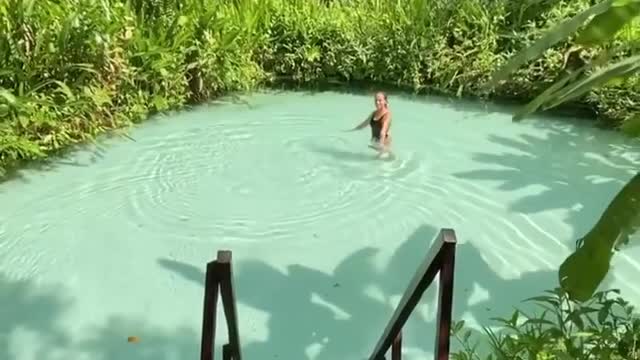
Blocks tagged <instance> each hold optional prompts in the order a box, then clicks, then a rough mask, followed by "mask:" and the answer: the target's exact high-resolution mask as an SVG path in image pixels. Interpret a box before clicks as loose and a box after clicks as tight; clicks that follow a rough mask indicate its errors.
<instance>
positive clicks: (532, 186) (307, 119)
mask: <svg viewBox="0 0 640 360" xmlns="http://www.w3.org/2000/svg"><path fill="white" fill-rule="evenodd" d="M244 100H245V102H241V103H238V102H232V101H230V100H229V101H221V102H220V103H218V104H213V105H211V106H207V107H203V108H198V109H195V110H191V111H189V112H185V113H181V114H178V115H170V116H166V117H164V118H161V119H158V120H152V121H149V122H147V123H145V124H144V125H142V126H140V127H139V128H137V129H135V130H133V131H132V132H131V136H132V138H133V139H135V141H132V140H129V139H126V138H115V139H110V140H106V141H104V142H103V143H102V144H101V145H100V147H99V148H96V149H91V150H83V151H80V152H76V153H74V154H72V155H71V156H69V157H65V158H64V159H60V160H56V163H55V164H54V166H53V168H52V169H48V170H26V171H23V172H22V173H21V177H18V178H15V179H13V180H11V181H9V182H6V183H4V184H0V204H2V206H0V302H1V306H0V315H1V316H0V359H7V360H31V359H33V360H36V359H37V360H54V359H55V360H58V359H59V360H67V359H78V360H84V359H91V360H125V359H126V360H165V359H166V360H169V359H176V360H177V359H183V360H186V359H196V358H197V357H198V356H199V343H200V328H201V316H202V295H203V280H204V277H203V276H204V275H203V274H204V269H205V264H206V262H207V261H209V260H211V259H213V258H214V256H215V253H216V251H217V250H219V249H230V250H233V256H234V266H235V277H236V281H237V296H238V299H239V308H238V312H239V317H240V321H241V324H240V332H241V340H242V343H243V346H244V355H245V358H246V359H248V360H265V359H281V360H300V359H320V360H350V359H354V360H357V359H363V358H365V357H367V356H368V355H369V354H368V352H369V351H371V350H372V349H373V346H374V344H375V342H376V340H377V338H378V336H379V335H380V334H381V332H382V330H383V329H384V326H385V325H386V322H387V320H388V319H389V317H390V316H391V314H392V312H393V310H394V306H395V305H396V304H397V302H398V300H399V298H400V296H401V294H402V291H403V290H404V288H405V287H406V285H407V282H408V281H409V279H410V277H411V275H412V274H413V272H414V271H415V269H416V266H417V265H418V263H419V261H420V260H421V258H422V257H423V256H424V255H425V253H426V250H427V248H428V247H429V245H430V243H431V241H432V239H433V237H434V236H435V234H436V232H437V230H438V229H439V228H442V227H452V228H454V229H455V230H456V232H457V235H458V238H459V241H460V242H461V244H460V245H459V251H458V257H457V261H458V263H457V265H458V266H457V269H456V283H455V291H456V292H455V305H454V312H455V317H456V318H457V319H466V320H468V321H469V322H470V323H471V324H475V325H490V324H491V322H490V321H489V318H490V317H494V316H505V315H508V314H510V312H511V311H512V308H513V306H519V305H520V304H519V302H520V300H522V299H524V298H526V297H529V296H533V295H537V294H539V293H540V292H541V291H542V290H544V289H548V288H552V287H554V286H555V285H556V283H557V276H556V269H557V267H558V265H559V264H560V263H561V262H562V261H563V260H564V258H565V257H566V256H567V255H568V254H569V252H570V250H571V249H572V248H573V246H574V245H573V244H574V242H575V240H576V238H577V237H579V236H581V235H583V234H584V233H585V232H587V231H588V230H589V228H590V227H591V226H592V225H593V223H594V222H595V221H596V220H597V218H598V217H599V215H600V213H601V212H602V210H603V209H604V208H605V207H606V206H607V204H608V202H609V201H610V200H611V198H612V197H613V196H614V195H615V194H616V192H617V191H618V190H619V189H620V188H621V187H622V186H623V184H624V182H625V180H627V179H629V178H630V177H631V176H632V174H633V171H634V169H637V168H638V165H639V164H640V150H639V149H640V148H638V147H637V145H635V144H634V143H633V142H631V141H630V140H625V139H624V138H623V137H622V136H620V135H618V134H614V133H609V132H604V131H599V130H595V129H592V128H589V127H587V126H579V125H577V124H578V123H572V122H567V121H554V120H549V119H547V120H544V121H539V120H533V121H526V122H523V123H520V124H514V123H511V121H510V115H509V114H508V113H505V112H496V110H495V109H489V108H483V107H481V106H471V105H464V104H461V103H460V102H453V101H441V100H435V99H424V98H409V97H402V96H394V95H393V94H391V96H390V98H389V101H390V106H391V108H392V110H393V113H394V122H393V125H392V135H393V138H394V142H395V143H394V148H393V151H394V153H395V155H396V159H394V160H392V161H380V160H376V159H375V158H374V157H375V153H374V152H373V151H372V150H371V149H369V148H368V147H367V144H368V138H369V130H368V129H366V130H363V131H361V132H351V133H350V132H345V131H344V130H346V129H349V128H351V127H353V126H355V125H356V124H357V123H359V122H360V121H362V120H363V119H364V117H365V116H366V115H367V114H368V112H369V111H370V110H371V109H372V107H373V97H372V96H361V95H349V94H338V93H331V92H326V93H317V94H306V93H263V94H256V95H252V96H247V97H245V98H244ZM638 255H639V252H638V250H637V249H635V248H631V249H628V250H627V251H626V252H624V253H622V254H620V255H617V256H616V258H615V263H614V266H613V267H614V269H613V271H612V274H611V276H610V277H609V279H608V280H607V284H606V285H607V287H619V288H621V289H622V290H623V294H624V295H625V296H626V297H627V298H628V299H629V300H631V301H633V302H637V301H638V300H639V299H640V286H638V285H637V281H636V282H635V284H634V281H633V278H635V277H637V273H638V271H639V270H640V265H639V263H638V261H637V260H634V259H638ZM434 296H435V292H434V291H430V292H428V293H427V294H426V296H425V299H424V301H423V302H422V305H421V307H420V308H419V311H418V312H417V313H416V314H415V315H414V316H413V317H412V318H411V320H410V322H409V324H408V327H407V328H406V330H405V332H404V343H405V354H404V355H405V358H407V359H427V358H429V356H431V352H432V348H433V340H434V337H433V336H434V318H435V312H434V309H435V308H434V302H433V299H434ZM220 315H222V314H220ZM219 328H220V331H221V332H220V334H219V335H220V339H219V341H218V345H220V344H221V343H222V341H224V340H225V339H226V333H225V331H224V330H223V329H222V327H221V326H220V327H219ZM128 336H138V337H139V338H140V342H139V343H127V337H128Z"/></svg>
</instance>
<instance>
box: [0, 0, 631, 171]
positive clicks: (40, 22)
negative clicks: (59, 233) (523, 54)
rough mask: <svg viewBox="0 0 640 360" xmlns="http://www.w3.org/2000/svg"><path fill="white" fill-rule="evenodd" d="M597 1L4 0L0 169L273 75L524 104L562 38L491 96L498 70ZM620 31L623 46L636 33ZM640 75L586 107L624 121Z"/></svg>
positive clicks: (0, 15)
mask: <svg viewBox="0 0 640 360" xmlns="http://www.w3.org/2000/svg"><path fill="white" fill-rule="evenodd" d="M588 5H589V4H588V1H586V0H585V1H557V0H542V1H534V2H523V1H514V0H498V1H490V0H447V1H444V0H442V1H431V0H406V1H393V0H384V1H383V0H377V1H374V0H370V1H348V0H342V1H339V0H334V1H322V0H306V1H285V0H235V1H222V0H220V1H216V0H208V1H205V0H128V1H125V0H59V1H51V0H39V1H35V0H6V1H3V2H1V3H0V116H1V118H0V119H1V120H0V170H2V169H5V168H6V167H7V166H9V165H11V164H13V163H15V162H16V161H20V160H30V159H39V158H43V157H45V156H46V155H47V154H49V153H51V152H52V151H56V150H59V149H62V148H64V147H65V146H67V145H69V144H73V143H76V142H80V141H87V140H90V139H92V138H93V137H94V136H95V135H96V134H98V133H101V132H103V131H105V130H107V129H114V128H120V127H122V126H126V125H128V124H130V123H132V122H137V121H140V120H142V119H144V118H146V117H147V116H148V115H149V114H150V113H153V112H157V111H166V110H170V109H177V108H180V107H183V106H184V105H186V104H189V103H197V102H202V101H206V100H207V99H209V98H211V97H213V96H217V95H219V94H223V93H229V92H233V91H242V90H248V89H251V88H254V87H256V86H258V85H261V84H262V85H269V84H272V83H273V82H274V81H279V80H287V81H289V82H293V83H298V84H303V85H304V84H312V83H324V82H328V81H341V82H345V81H354V80H358V81H370V82H380V83H386V84H395V85H402V86H408V87H411V88H413V89H415V90H433V91H439V92H442V93H446V94H452V95H462V96H493V97H499V98H511V99H517V100H522V101H527V100H530V99H531V98H533V97H534V96H535V95H536V94H537V93H538V92H539V91H541V89H543V88H544V87H545V86H548V85H549V84H550V83H551V82H553V80H554V79H555V78H557V77H558V76H559V74H561V73H562V69H563V68H564V67H565V53H566V50H567V49H568V48H569V46H570V44H566V43H565V44H561V45H558V46H556V47H555V48H554V49H552V50H550V51H548V52H546V53H545V55H544V56H543V57H542V58H541V59H539V60H536V61H532V62H531V63H530V64H528V65H527V66H524V67H522V68H521V69H520V70H518V71H517V72H516V73H515V74H514V75H513V76H511V78H510V80H509V81H507V82H506V83H504V84H503V85H501V86H499V87H497V88H495V89H493V90H491V91H490V92H489V91H488V90H486V88H484V87H483V86H482V84H483V83H485V82H486V81H487V80H488V78H489V76H490V74H491V72H492V71H493V70H494V69H495V68H496V66H497V65H499V64H501V63H504V61H505V59H507V58H508V57H509V56H510V55H511V54H512V53H514V52H515V51H517V50H518V49H520V48H522V47H523V46H525V45H527V44H530V43H531V42H532V41H533V40H535V39H536V38H537V37H539V36H540V34H541V31H543V30H540V29H544V28H547V27H549V26H550V25H552V24H553V23H555V22H557V21H559V20H560V19H563V18H564V17H566V16H570V15H572V14H575V13H577V12H578V11H580V10H581V9H584V8H586V7H588ZM635 29H636V27H630V28H629V29H627V30H624V31H622V32H621V33H620V34H619V38H620V41H621V44H623V45H624V47H625V49H626V51H627V52H633V51H635V48H636V40H635V39H636V37H635V36H634V35H635V34H634V30H635ZM637 84H638V80H637V78H635V77H634V78H630V79H626V80H625V82H624V83H620V84H615V85H612V86H609V87H607V88H604V89H601V90H598V91H594V92H592V93H591V94H589V95H588V96H586V97H583V98H581V99H579V103H580V104H582V105H584V106H586V107H587V108H589V109H592V110H594V111H595V112H597V113H599V114H600V115H601V117H602V118H604V119H609V120H613V122H612V121H610V122H609V123H611V124H617V123H618V122H619V121H622V120H625V119H626V118H628V117H629V114H630V113H631V112H632V111H634V110H635V108H636V107H637V104H638V96H639V95H637V91H636V88H637Z"/></svg>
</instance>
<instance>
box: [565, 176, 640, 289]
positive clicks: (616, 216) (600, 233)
mask: <svg viewBox="0 0 640 360" xmlns="http://www.w3.org/2000/svg"><path fill="white" fill-rule="evenodd" d="M638 229H640V173H638V174H636V175H635V176H634V177H633V178H632V179H631V180H630V181H629V182H628V183H627V184H626V185H625V186H624V187H623V188H622V190H620V191H619V192H618V193H617V194H616V196H615V197H614V198H613V200H612V201H611V203H610V204H609V206H607V208H606V209H605V211H604V213H603V214H602V216H601V217H600V219H598V222H597V223H596V224H595V226H594V227H593V228H592V229H591V230H590V231H589V232H588V233H587V234H586V235H585V236H584V238H583V239H584V241H583V245H582V247H580V248H578V249H577V250H576V251H575V252H574V253H573V254H571V255H569V257H568V258H567V259H565V261H564V262H563V263H562V264H561V265H560V270H559V271H558V277H559V280H560V285H561V286H562V288H563V289H564V290H565V291H566V292H567V294H568V295H569V297H570V298H571V299H574V300H578V301H587V300H589V299H590V298H591V297H592V296H593V294H594V293H595V291H596V290H597V288H598V286H600V284H601V283H602V281H603V279H604V278H605V276H606V275H607V273H608V271H609V268H610V262H611V258H612V256H613V249H614V247H615V246H616V244H617V243H618V241H619V239H620V238H621V237H625V236H629V235H630V234H633V233H634V232H636V231H637V230H638Z"/></svg>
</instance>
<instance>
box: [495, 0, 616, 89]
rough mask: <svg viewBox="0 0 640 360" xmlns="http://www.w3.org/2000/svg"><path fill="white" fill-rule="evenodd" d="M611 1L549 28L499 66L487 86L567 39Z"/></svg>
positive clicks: (603, 9)
mask: <svg viewBox="0 0 640 360" xmlns="http://www.w3.org/2000/svg"><path fill="white" fill-rule="evenodd" d="M612 3H613V0H605V1H603V2H601V3H598V4H596V5H594V6H592V7H590V8H588V9H586V10H584V11H582V12H581V13H579V14H577V15H576V16H574V17H572V18H571V19H568V20H565V21H563V22H561V23H560V24H558V25H556V26H554V27H553V28H551V29H549V30H548V31H547V32H546V34H545V35H544V36H543V37H542V38H540V39H538V41H536V42H535V43H533V45H531V46H529V47H528V48H525V49H524V50H521V51H520V52H518V53H517V54H516V55H514V56H513V57H512V58H511V59H510V60H509V61H508V62H507V63H506V64H505V65H503V66H502V67H500V68H499V69H498V70H497V71H496V72H495V73H494V74H493V76H492V78H491V80H490V81H489V83H488V86H489V87H493V86H495V85H496V84H498V83H499V82H500V81H503V80H506V79H507V77H508V76H509V74H511V73H512V72H513V71H515V70H516V69H517V68H519V67H520V66H522V65H524V64H526V63H527V62H529V61H531V60H533V59H536V58H539V57H540V56H542V54H543V53H544V52H545V51H546V50H547V49H549V48H550V47H552V46H554V45H555V44H557V43H559V42H560V41H563V40H566V39H568V38H569V37H570V36H571V35H573V34H574V33H575V32H576V31H577V30H578V29H579V28H580V27H582V26H583V25H584V24H585V23H586V22H587V21H588V20H589V19H590V18H591V17H592V16H594V15H599V14H602V13H604V12H605V11H607V10H609V8H610V7H611V5H612Z"/></svg>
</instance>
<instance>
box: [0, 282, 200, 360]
mask: <svg viewBox="0 0 640 360" xmlns="http://www.w3.org/2000/svg"><path fill="white" fill-rule="evenodd" d="M0 304H2V307H0V319H1V321H0V359H3V360H23V359H25V358H29V359H39V360H49V359H51V360H53V359H63V358H73V357H65V356H64V355H63V354H65V353H66V351H72V352H73V353H82V354H85V355H87V356H88V357H87V358H89V359H95V360H112V359H131V360H172V359H196V358H197V356H198V354H199V351H200V334H199V331H197V332H196V331H194V329H191V328H182V329H181V328H178V329H171V330H163V329H160V328H158V327H153V326H149V325H148V324H147V323H146V322H145V321H143V320H142V319H131V318H122V317H112V318H110V319H109V320H108V321H107V322H106V323H104V324H102V325H100V326H96V327H94V328H90V329H88V330H89V331H87V332H86V333H85V334H83V337H84V335H86V334H88V337H87V338H86V339H82V340H79V339H73V336H72V335H71V334H69V332H68V331H67V329H66V328H65V327H64V325H63V324H62V319H63V318H64V315H65V314H66V313H67V311H69V310H70V309H71V308H72V306H73V303H72V301H71V300H70V299H69V298H68V297H67V296H66V294H64V291H63V290H62V288H61V287H52V288H43V287H42V285H37V284H35V283H34V282H32V281H30V280H12V279H9V278H8V277H6V276H5V275H2V274H0ZM132 335H135V336H137V337H139V339H140V341H139V342H138V343H128V342H127V337H128V336H132ZM25 345H26V346H25ZM25 354H28V355H27V356H25Z"/></svg>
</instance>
